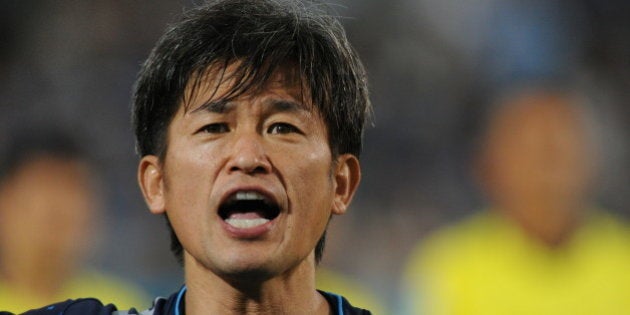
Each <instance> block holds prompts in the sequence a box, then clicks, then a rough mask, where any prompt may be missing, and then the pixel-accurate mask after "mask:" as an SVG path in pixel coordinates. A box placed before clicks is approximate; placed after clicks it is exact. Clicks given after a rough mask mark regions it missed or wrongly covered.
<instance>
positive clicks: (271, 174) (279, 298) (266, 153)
mask: <svg viewBox="0 0 630 315" xmlns="http://www.w3.org/2000/svg"><path fill="white" fill-rule="evenodd" d="M229 73H230V68H228V69H227V74H228V75H227V76H225V77H226V78H229ZM213 78H214V76H212V75H208V77H207V78H205V79H204V80H205V81H206V82H207V84H205V85H202V86H200V87H199V88H198V89H194V93H192V94H191V95H189V97H187V98H186V100H187V104H185V106H180V109H179V111H178V112H177V113H176V114H175V117H174V118H173V120H172V122H171V124H170V126H169V129H168V140H167V147H168V149H167V152H166V154H165V156H164V158H163V160H160V159H159V158H158V157H156V156H152V155H149V156H145V157H143V159H142V160H141V162H140V166H139V174H138V177H139V182H140V185H141V188H142V191H143V193H144V196H145V199H146V201H147V204H148V205H149V208H150V210H151V212H152V213H154V214H162V213H166V214H167V215H168V217H169V219H170V221H171V224H172V226H173V229H174V230H175V232H176V234H177V236H178V238H179V240H180V241H181V243H182V245H183V247H184V266H185V267H184V269H185V278H186V279H185V280H186V284H187V286H188V292H187V295H186V312H187V314H210V313H215V314H328V313H329V312H330V310H329V307H328V305H327V303H326V302H325V300H324V299H323V297H322V296H320V295H319V294H318V293H317V292H316V291H315V281H314V275H315V262H314V252H313V249H314V247H315V244H316V243H317V241H318V240H319V238H320V237H321V236H322V234H323V233H324V230H325V229H326V226H327V223H328V221H329V219H330V217H331V216H332V215H333V214H343V213H344V212H345V211H346V208H347V206H348V204H349V203H350V200H351V199H352V196H353V194H354V192H355V190H356V188H357V186H358V183H359V179H360V167H359V162H358V160H357V158H356V157H354V156H353V155H350V154H342V155H340V156H338V157H333V156H332V155H331V150H330V147H329V145H328V136H327V129H326V126H325V124H324V122H323V119H322V118H321V117H320V115H319V113H318V112H317V111H316V110H315V108H316V107H315V106H311V104H303V103H302V93H301V89H300V88H299V87H298V86H296V85H295V84H293V83H292V80H290V79H288V77H287V76H284V75H283V74H282V73H277V74H276V75H275V76H274V78H273V79H272V80H271V81H270V83H269V84H268V86H267V87H266V88H265V89H264V90H263V91H261V92H259V93H254V94H252V93H250V94H245V95H242V96H240V97H238V98H236V99H234V100H232V101H230V102H228V103H225V104H216V103H213V101H214V100H217V99H218V96H221V95H222V91H225V90H226V89H227V88H228V87H229V86H230V84H231V82H230V80H229V79H227V80H225V81H223V82H216V81H213V80H212V79H213ZM217 84H218V90H217V91H216V92H217V93H213V92H214V91H215V89H214V88H215V87H216V86H217ZM189 91H193V90H192V89H189ZM238 190H250V191H251V190H254V191H257V192H261V193H264V194H265V195H267V196H270V197H271V198H272V199H273V200H275V201H276V202H277V204H278V205H280V209H281V210H280V215H279V216H278V217H277V218H275V219H274V220H273V221H271V222H270V223H268V224H266V225H265V230H264V231H263V232H261V233H255V235H247V234H239V233H236V234H235V233H232V232H231V231H230V229H229V228H226V226H227V225H226V223H225V222H224V221H223V219H222V218H221V217H220V216H219V215H218V209H219V206H220V204H221V202H222V201H223V200H225V199H226V198H227V197H228V196H230V195H231V194H232V193H234V192H235V191H238Z"/></svg>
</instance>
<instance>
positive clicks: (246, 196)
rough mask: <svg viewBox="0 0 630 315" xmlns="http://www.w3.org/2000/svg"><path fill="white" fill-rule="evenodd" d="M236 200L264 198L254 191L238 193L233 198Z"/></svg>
mask: <svg viewBox="0 0 630 315" xmlns="http://www.w3.org/2000/svg"><path fill="white" fill-rule="evenodd" d="M234 199H236V200H264V199H265V196H264V195H262V194H260V193H257V192H255V191H239V192H237V193H236V196H235V197H234Z"/></svg>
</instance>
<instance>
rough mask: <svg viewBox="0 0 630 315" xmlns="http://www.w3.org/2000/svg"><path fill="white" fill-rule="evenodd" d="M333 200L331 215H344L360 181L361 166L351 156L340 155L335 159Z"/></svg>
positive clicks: (357, 160)
mask: <svg viewBox="0 0 630 315" xmlns="http://www.w3.org/2000/svg"><path fill="white" fill-rule="evenodd" d="M333 175H334V181H335V199H334V200H333V208H332V213H333V214H344V213H346V210H347V209H348V205H350V201H352V197H353V196H354V193H355V192H356V191H357V188H358V187H359V182H360V181H361V165H360V164H359V159H357V157H356V156H354V155H352V154H342V155H340V156H339V157H338V158H337V163H336V167H335V173H334V174H333Z"/></svg>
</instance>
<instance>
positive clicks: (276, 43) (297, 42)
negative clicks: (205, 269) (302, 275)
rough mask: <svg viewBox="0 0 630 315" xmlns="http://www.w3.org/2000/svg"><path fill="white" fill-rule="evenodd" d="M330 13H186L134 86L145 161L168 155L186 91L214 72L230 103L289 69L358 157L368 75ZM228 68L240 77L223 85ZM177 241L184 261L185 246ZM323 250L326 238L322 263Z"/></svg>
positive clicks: (252, 6) (251, 9)
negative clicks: (175, 118) (173, 125)
mask: <svg viewBox="0 0 630 315" xmlns="http://www.w3.org/2000/svg"><path fill="white" fill-rule="evenodd" d="M327 10H328V11H329V9H328V8H327V7H326V6H324V5H323V4H316V3H313V2H299V1H282V0H219V1H211V2H208V3H206V4H204V5H201V6H198V7H196V8H193V9H191V10H189V11H187V12H185V13H184V15H183V17H182V18H181V20H180V21H179V22H177V23H175V24H174V25H172V26H170V27H169V28H168V29H167V31H166V33H165V34H164V35H163V36H162V38H161V39H160V40H159V41H158V43H157V45H156V46H155V48H154V49H153V50H152V51H151V54H150V55H149V57H148V59H147V60H146V61H145V62H144V64H143V65H142V68H141V70H140V72H139V75H138V79H137V81H136V84H135V86H134V92H133V124H134V130H135V135H136V149H137V151H138V154H139V155H140V156H145V155H157V156H158V157H159V158H160V159H163V158H164V157H165V156H166V152H167V149H168V148H167V140H166V139H167V137H166V134H167V130H168V126H169V124H170V122H171V120H172V119H173V116H174V115H175V113H176V112H177V110H178V109H179V106H185V105H183V104H186V102H185V98H186V97H187V95H186V94H187V92H186V89H187V88H192V90H193V91H194V90H195V89H196V88H198V87H199V86H200V85H201V84H202V82H201V81H202V79H201V78H203V76H204V75H207V73H208V71H209V70H215V69H218V70H219V73H220V74H218V75H219V78H221V80H227V79H230V80H233V81H232V82H235V83H233V84H232V85H231V88H230V89H229V91H227V92H226V93H223V94H222V95H221V99H222V100H224V101H227V100H230V99H234V98H236V97H238V96H240V95H243V94H246V93H252V92H255V91H259V90H262V89H264V88H265V86H266V84H267V83H268V82H269V81H270V79H271V78H272V75H274V74H275V73H276V72H277V71H287V70H288V71H294V72H295V74H297V78H298V80H299V82H296V83H300V84H301V87H302V89H303V93H302V95H303V97H307V96H308V97H310V99H309V100H306V101H309V102H306V103H305V104H312V105H313V106H314V107H315V108H316V109H317V110H318V112H319V113H320V114H321V116H322V118H323V119H324V122H325V124H326V126H327V131H328V135H329V137H328V138H329V145H330V148H331V152H332V153H333V156H337V155H338V154H344V153H350V154H353V155H355V156H356V157H357V158H358V157H359V156H360V153H361V142H362V135H363V126H364V123H365V120H366V117H367V115H368V114H369V112H370V102H369V99H368V89H367V78H366V72H365V69H364V67H363V65H362V64H361V61H360V60H359V58H358V55H357V53H356V52H355V51H354V49H353V48H352V47H351V46H350V44H349V42H348V40H347V38H346V35H345V32H344V29H343V27H342V25H341V23H340V22H339V21H338V19H337V18H335V17H334V16H333V15H332V14H329V13H328V12H327ZM229 65H235V70H234V71H233V72H232V74H231V76H230V78H223V77H222V75H224V74H225V69H226V67H227V66H229ZM287 68H289V69H287ZM221 71H223V73H221ZM221 80H219V81H221ZM218 84H220V82H219V83H218ZM217 86H218V85H217ZM304 91H306V92H307V93H304ZM167 220H168V218H167ZM169 228H170V224H169ZM171 232H173V231H172V228H171ZM172 236H173V237H172V246H171V247H172V250H173V252H174V253H175V255H176V256H177V257H178V259H179V260H180V261H181V259H182V248H181V244H180V243H179V240H177V237H176V236H175V233H172ZM323 248H324V237H323V236H322V238H321V240H320V242H318V245H317V246H316V260H317V261H319V260H320V259H321V256H322V252H323Z"/></svg>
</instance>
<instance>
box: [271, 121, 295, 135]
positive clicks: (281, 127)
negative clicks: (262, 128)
mask: <svg viewBox="0 0 630 315" xmlns="http://www.w3.org/2000/svg"><path fill="white" fill-rule="evenodd" d="M299 131H300V130H299V129H297V128H296V127H295V126H293V125H290V124H287V123H275V124H273V125H271V126H269V129H267V132H268V133H271V134H287V133H293V132H299Z"/></svg>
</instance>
